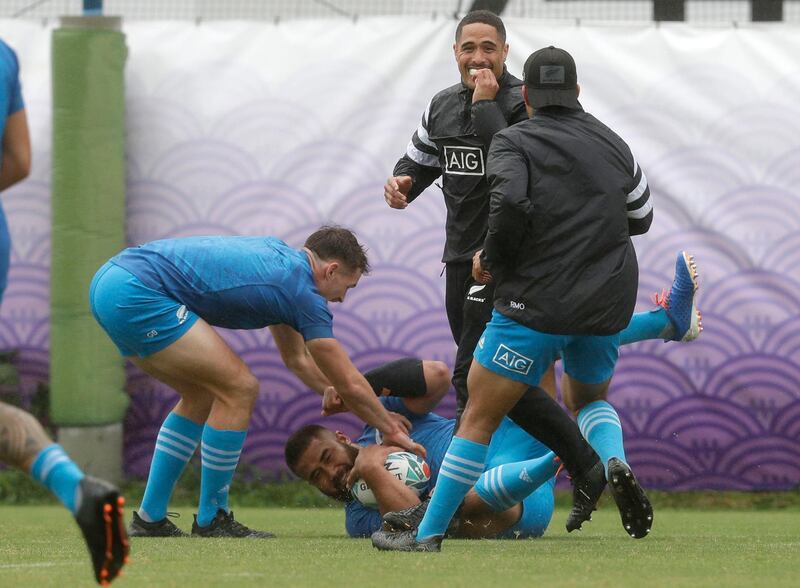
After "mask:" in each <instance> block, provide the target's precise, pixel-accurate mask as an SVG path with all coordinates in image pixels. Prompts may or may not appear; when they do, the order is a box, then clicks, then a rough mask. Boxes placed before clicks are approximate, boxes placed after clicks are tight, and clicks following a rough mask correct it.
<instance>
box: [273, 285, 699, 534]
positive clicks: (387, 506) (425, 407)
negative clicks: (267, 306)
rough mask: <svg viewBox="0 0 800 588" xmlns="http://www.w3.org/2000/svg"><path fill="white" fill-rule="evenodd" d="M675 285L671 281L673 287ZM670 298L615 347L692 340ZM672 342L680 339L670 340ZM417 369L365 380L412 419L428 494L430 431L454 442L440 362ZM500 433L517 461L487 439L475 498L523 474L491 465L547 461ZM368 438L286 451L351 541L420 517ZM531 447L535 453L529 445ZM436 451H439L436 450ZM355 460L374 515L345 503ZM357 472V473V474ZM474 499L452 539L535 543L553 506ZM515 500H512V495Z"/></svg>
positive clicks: (327, 435)
mask: <svg viewBox="0 0 800 588" xmlns="http://www.w3.org/2000/svg"><path fill="white" fill-rule="evenodd" d="M677 280H678V278H677V274H676V282H677ZM675 291H676V285H675V284H673V286H672V294H674V293H675ZM673 298H674V299H675V300H676V301H678V300H679V301H680V304H678V305H675V304H673V306H672V307H670V306H669V305H665V304H663V302H662V301H659V304H660V306H659V308H658V309H657V310H655V311H650V312H646V313H638V314H636V315H634V317H633V318H632V320H631V323H630V325H629V326H628V328H627V329H625V330H624V331H623V332H622V333H621V334H620V342H621V344H623V345H627V344H629V343H635V342H638V341H642V340H646V339H656V338H666V339H670V338H672V339H673V340H678V341H680V340H684V341H692V340H694V339H696V338H697V336H698V335H699V334H700V332H701V331H702V323H701V322H700V320H699V317H700V313H699V311H698V310H697V308H696V304H695V297H694V293H693V292H692V295H691V296H682V297H680V298H679V297H677V296H673ZM662 300H663V296H662ZM662 306H663V308H662ZM677 313H680V314H682V315H685V316H686V317H691V318H689V319H686V320H685V321H684V323H685V326H683V327H681V326H680V323H679V322H678V321H677V320H675V318H674V316H675V314H677ZM664 317H667V318H664ZM667 319H668V320H669V322H670V326H672V323H676V324H677V327H676V328H674V332H666V330H665V328H664V327H663V326H660V324H661V323H662V322H666V321H667ZM679 329H680V331H679V333H678V330H679ZM665 333H666V334H665ZM676 334H679V335H680V336H678V337H676V336H675V335H676ZM417 364H419V360H411V359H407V360H399V361H398V362H392V363H390V364H387V365H386V366H383V367H382V368H378V369H376V370H373V371H371V372H368V373H367V374H365V375H366V377H367V380H368V381H369V383H370V385H371V386H372V387H373V389H374V390H375V392H376V394H380V395H384V396H385V395H391V396H394V397H395V398H382V402H383V403H384V404H385V405H386V407H387V409H389V410H393V411H396V412H399V413H402V414H406V415H407V416H409V415H410V416H409V419H410V421H411V423H412V425H413V427H412V430H411V436H412V438H413V439H414V440H417V441H418V442H420V443H421V444H422V445H424V446H425V447H426V449H427V450H428V464H429V465H430V466H431V482H430V487H433V485H434V484H435V482H436V479H437V478H438V472H439V465H440V464H441V459H442V458H443V456H444V453H443V451H444V450H445V448H444V447H443V446H442V445H441V444H446V443H447V441H446V439H448V438H449V437H447V436H446V435H441V437H440V436H439V433H440V432H441V431H439V433H430V432H429V430H431V429H435V426H436V425H438V426H439V427H440V428H441V429H447V430H448V431H449V434H450V435H452V431H453V424H454V423H453V422H451V421H449V420H447V419H442V418H441V417H438V416H437V415H433V414H430V411H431V410H432V409H433V407H435V406H436V405H437V404H438V403H439V401H440V400H441V398H442V397H443V395H444V394H445V393H446V392H447V389H448V382H447V378H448V371H447V368H446V367H445V366H444V365H443V364H441V363H440V362H433V361H425V362H421V367H418V366H417ZM552 374H553V370H552V366H551V368H550V370H548V374H546V375H545V377H543V379H542V382H541V386H543V387H544V388H545V389H547V392H548V394H550V395H551V396H553V397H555V394H556V391H555V381H554V378H553V375H552ZM398 397H402V398H398ZM338 406H339V407H341V406H343V405H342V404H341V403H339V405H338ZM336 411H337V406H336V405H335V404H334V405H333V406H326V412H328V413H332V412H336ZM502 429H503V431H506V430H507V429H508V430H513V431H514V433H513V434H512V435H511V436H509V437H507V438H508V439H511V440H512V441H513V442H514V443H519V444H520V452H519V454H518V455H516V456H511V457H509V456H508V455H506V454H505V453H504V452H501V451H499V450H498V448H499V446H496V445H494V444H495V443H496V441H495V440H494V439H495V438H493V444H492V445H491V446H490V448H491V449H490V454H491V456H490V461H489V462H487V466H486V468H485V469H486V470H487V472H486V474H484V477H482V478H481V482H480V483H479V484H478V486H477V488H478V491H479V492H481V490H485V489H486V484H485V483H484V482H486V481H488V480H490V479H493V480H494V479H496V481H494V482H493V483H494V484H495V485H498V483H501V482H502V477H501V476H500V472H501V471H503V472H504V473H505V474H511V475H512V476H513V475H514V474H512V472H516V473H517V475H518V474H519V473H520V472H521V469H520V468H519V467H514V468H512V467H511V465H514V466H518V465H520V464H507V465H506V467H505V469H504V470H501V469H500V468H499V467H498V468H497V469H496V470H494V469H492V468H493V466H494V465H497V464H502V463H503V459H511V460H512V461H519V460H523V463H524V461H525V460H529V459H530V460H536V459H537V457H539V458H541V457H542V456H543V455H544V454H545V453H546V452H547V451H548V449H547V448H546V447H544V446H541V447H544V450H543V451H544V452H545V453H543V452H542V450H541V447H537V446H536V444H537V443H538V442H536V441H533V439H532V438H531V437H530V436H529V435H527V434H525V433H524V432H523V431H521V429H519V427H517V426H516V425H515V424H514V423H513V422H510V421H509V422H505V421H504V422H503V425H502ZM373 433H374V429H372V428H371V427H365V429H364V433H362V435H361V437H359V439H357V440H356V442H355V443H353V442H351V441H350V440H349V439H347V437H346V436H344V435H342V434H341V433H338V432H337V433H334V432H333V431H330V430H328V429H326V428H324V427H320V426H317V425H310V426H308V427H304V428H302V429H300V430H298V431H297V432H295V433H294V434H293V435H292V436H291V438H290V439H289V440H288V441H287V444H286V462H287V464H288V465H289V467H290V469H292V471H293V472H294V473H295V474H297V475H298V476H300V477H301V478H303V479H305V480H306V481H308V482H310V483H311V484H313V485H314V486H316V487H317V488H318V489H319V490H321V491H322V492H323V493H325V494H327V495H329V496H331V497H333V498H336V499H338V500H343V501H346V502H348V507H347V517H346V525H347V529H348V533H349V534H351V535H353V536H365V535H366V534H368V533H369V532H370V529H372V530H375V529H378V528H379V527H380V524H381V521H380V518H379V517H378V510H380V513H382V514H385V513H386V512H390V513H391V512H396V511H403V510H406V511H408V512H407V514H401V516H400V517H399V518H396V520H395V522H396V523H397V524H398V525H399V526H404V525H407V524H413V523H414V522H418V521H419V519H420V518H421V517H422V515H423V514H424V507H425V504H424V503H423V502H422V501H421V500H420V498H419V497H418V496H417V495H416V494H415V493H414V492H413V491H412V490H410V489H409V488H407V487H405V485H403V484H402V483H400V482H399V480H397V479H396V478H394V477H393V476H391V475H389V474H388V472H387V471H386V470H385V468H384V467H383V463H384V461H385V458H386V455H388V453H390V452H392V451H394V449H390V448H385V447H380V446H379V445H376V437H375V435H373ZM520 433H522V435H523V437H522V439H517V435H519V434H520ZM504 434H505V433H504ZM431 439H433V441H431ZM532 441H533V443H534V444H533V445H531V442H532ZM437 443H439V444H438V445H437ZM357 458H358V466H357V467H358V469H356V470H355V471H356V474H358V476H357V477H360V478H363V479H364V480H365V481H366V482H367V484H368V485H369V487H370V488H371V489H372V490H373V492H374V493H375V495H376V498H377V500H378V507H379V508H378V510H376V509H371V508H368V507H364V506H363V505H361V504H359V503H358V502H356V501H351V500H350V498H351V496H350V493H349V492H348V486H347V483H346V482H347V480H348V479H350V480H352V479H354V478H355V477H356V476H355V475H351V470H353V468H354V464H355V463H356V459H357ZM532 466H533V464H524V465H523V467H526V468H532V469H537V468H533V467H532ZM541 468H542V469H541V470H538V471H539V472H546V471H548V470H547V467H546V466H545V465H544V462H542V465H541ZM362 469H363V472H362V471H361V470H362ZM490 471H491V472H492V475H491V477H490V476H489V472H490ZM526 475H527V476H528V477H529V480H528V481H530V482H531V483H532V482H533V481H534V479H538V478H534V477H533V476H530V469H528V470H526ZM312 478H313V479H312ZM524 478H525V476H523V477H522V482H525V481H526V480H525V479H524ZM510 483H511V484H512V485H514V484H520V483H521V482H520V481H518V480H512V482H510ZM535 489H536V486H535V485H531V484H528V485H524V484H522V485H521V487H520V488H519V489H517V488H514V490H515V491H518V492H523V493H524V492H533V491H534V490H535ZM507 490H508V489H507V488H506V491H507ZM479 492H475V491H471V492H470V493H469V494H468V495H467V497H466V499H465V501H464V504H463V505H462V507H461V509H460V510H459V512H458V514H457V520H456V523H455V524H454V525H451V527H450V531H451V532H452V531H453V528H454V527H455V528H457V529H458V531H457V533H458V536H462V537H465V536H470V537H472V536H477V537H493V536H497V535H498V534H501V535H503V536H510V535H515V534H516V533H519V534H520V536H538V535H541V534H542V533H543V532H544V529H545V528H546V526H547V522H548V521H549V519H550V514H552V505H551V506H550V507H549V508H550V510H549V511H548V510H547V509H548V507H547V505H546V502H544V501H543V499H542V497H543V496H546V494H545V493H544V492H540V491H536V492H534V494H532V495H530V496H529V497H528V498H527V499H523V498H524V496H525V495H524V494H522V495H521V497H520V500H522V501H523V502H522V503H521V504H516V505H514V506H512V507H510V508H507V509H506V510H503V511H496V510H493V509H492V505H496V506H498V507H500V508H502V507H503V506H504V504H503V503H502V502H501V503H495V502H493V501H492V499H491V498H490V497H487V498H486V499H485V500H484V499H482V496H483V495H484V494H483V493H480V494H479ZM515 495H517V494H516V493H515ZM526 513H527V514H526ZM548 513H549V514H548ZM523 515H525V520H521V518H522V516H523ZM390 516H391V515H390ZM463 520H469V521H471V523H472V524H470V525H467V526H466V527H465V526H463V525H460V524H459V523H460V521H463ZM516 521H519V524H515V522H516ZM526 521H527V522H526ZM542 523H543V524H542ZM504 531H505V532H504Z"/></svg>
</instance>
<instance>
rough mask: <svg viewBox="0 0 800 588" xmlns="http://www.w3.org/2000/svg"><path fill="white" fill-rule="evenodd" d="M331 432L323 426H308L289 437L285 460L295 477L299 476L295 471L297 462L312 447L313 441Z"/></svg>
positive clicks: (284, 454) (285, 449) (284, 449)
mask: <svg viewBox="0 0 800 588" xmlns="http://www.w3.org/2000/svg"><path fill="white" fill-rule="evenodd" d="M330 432H331V431H330V429H326V428H325V427H323V426H321V425H306V426H305V427H300V428H299V429H297V430H296V431H295V432H294V433H292V434H291V435H289V438H288V439H287V440H286V445H285V446H284V448H283V458H284V459H285V460H286V465H287V466H289V469H290V470H291V471H292V473H293V474H294V475H295V476H296V475H297V471H296V470H295V468H296V467H297V462H298V461H300V458H301V457H302V455H303V454H304V453H305V451H306V449H308V446H309V445H311V441H312V440H314V439H316V438H317V437H321V436H322V435H324V434H325V433H330Z"/></svg>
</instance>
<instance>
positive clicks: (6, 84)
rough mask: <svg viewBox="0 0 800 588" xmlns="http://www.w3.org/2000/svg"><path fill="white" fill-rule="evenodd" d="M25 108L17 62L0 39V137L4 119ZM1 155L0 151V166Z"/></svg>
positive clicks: (4, 128)
mask: <svg viewBox="0 0 800 588" xmlns="http://www.w3.org/2000/svg"><path fill="white" fill-rule="evenodd" d="M23 108H25V103H24V102H23V100H22V86H21V85H20V83H19V62H18V61H17V54H16V53H14V50H13V49H12V48H11V47H9V46H8V45H6V44H5V42H3V40H2V39H0V137H3V136H4V135H5V132H6V119H7V118H8V117H9V116H11V115H12V114H14V113H15V112H18V111H20V110H22V109H23ZM2 162H3V153H2V149H0V165H2Z"/></svg>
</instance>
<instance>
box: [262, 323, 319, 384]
mask: <svg viewBox="0 0 800 588" xmlns="http://www.w3.org/2000/svg"><path fill="white" fill-rule="evenodd" d="M269 330H270V332H271V333H272V337H273V339H275V345H277V347H278V351H280V354H281V359H282V360H283V363H284V364H285V365H286V367H288V368H289V369H290V370H291V371H292V373H294V375H296V376H297V377H298V378H300V381H301V382H303V384H305V385H306V386H308V387H309V388H311V389H312V390H313V391H314V392H316V393H317V394H319V395H320V396H322V395H323V393H324V392H325V389H326V388H328V387H329V386H330V385H331V383H330V382H329V381H328V378H327V377H326V376H325V374H323V373H322V371H321V370H320V369H319V367H318V366H317V364H316V362H315V361H314V358H313V357H311V353H309V351H308V348H307V347H306V342H305V341H304V340H303V336H302V335H301V334H300V333H298V332H297V331H295V330H294V329H293V328H292V327H290V326H289V325H271V326H270V327H269Z"/></svg>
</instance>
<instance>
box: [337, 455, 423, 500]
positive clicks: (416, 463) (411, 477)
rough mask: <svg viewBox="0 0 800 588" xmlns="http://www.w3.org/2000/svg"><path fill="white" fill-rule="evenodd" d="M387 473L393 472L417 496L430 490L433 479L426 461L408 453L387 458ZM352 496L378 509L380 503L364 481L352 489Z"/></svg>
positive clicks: (359, 481)
mask: <svg viewBox="0 0 800 588" xmlns="http://www.w3.org/2000/svg"><path fill="white" fill-rule="evenodd" d="M383 467H385V468H386V471H387V472H391V473H392V474H393V475H394V476H395V477H396V478H397V479H398V480H400V481H401V482H403V483H404V484H405V485H406V486H408V487H409V488H411V489H412V490H413V491H414V492H416V494H417V496H422V494H423V493H424V492H425V491H426V490H427V489H428V482H429V481H430V479H431V468H430V466H429V465H428V464H427V463H426V462H425V460H424V459H422V458H421V457H419V456H418V455H415V454H413V453H409V452H407V451H396V452H395V453H390V454H389V455H387V456H386V461H385V462H384V464H383ZM350 495H351V496H352V497H353V499H354V500H357V501H358V502H360V503H361V504H363V505H364V506H369V507H372V508H376V507H377V506H378V501H377V500H376V499H375V495H374V494H373V493H372V490H371V489H370V487H369V486H368V485H367V483H366V482H365V481H364V480H361V479H359V480H356V483H355V484H353V487H352V488H351V489H350Z"/></svg>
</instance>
